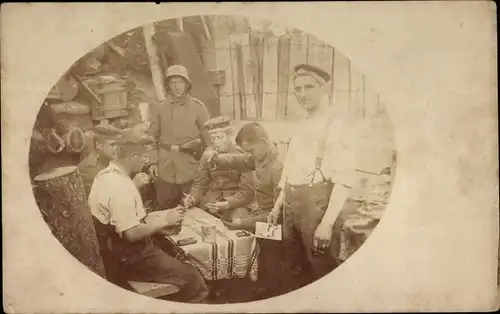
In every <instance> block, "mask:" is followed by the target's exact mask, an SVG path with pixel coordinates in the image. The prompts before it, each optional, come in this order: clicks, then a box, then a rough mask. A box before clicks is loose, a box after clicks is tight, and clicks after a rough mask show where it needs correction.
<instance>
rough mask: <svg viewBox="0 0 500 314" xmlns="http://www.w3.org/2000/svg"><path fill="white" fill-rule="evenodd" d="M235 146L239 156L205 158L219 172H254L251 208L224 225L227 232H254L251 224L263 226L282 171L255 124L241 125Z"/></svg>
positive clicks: (264, 134) (274, 150)
mask: <svg viewBox="0 0 500 314" xmlns="http://www.w3.org/2000/svg"><path fill="white" fill-rule="evenodd" d="M235 140H236V144H237V145H238V146H239V147H241V148H242V150H243V153H237V154H231V153H225V154H220V153H217V152H214V153H213V154H212V155H211V156H209V157H208V159H209V165H210V166H211V167H212V168H213V169H217V170H219V171H227V170H232V169H233V170H236V169H237V170H239V171H242V172H252V171H255V174H256V176H255V178H256V180H255V199H254V201H255V204H256V206H255V207H254V208H253V211H252V212H251V213H250V215H249V217H247V218H234V219H233V220H232V222H231V223H226V222H225V223H226V225H227V226H228V227H229V228H230V229H246V230H248V231H252V232H254V231H255V222H257V221H260V222H266V220H267V215H268V214H269V212H270V210H271V209H272V208H273V205H274V201H275V198H276V197H277V188H278V183H279V181H280V178H281V172H282V171H283V163H282V162H281V161H280V160H281V158H279V154H278V150H277V147H276V146H275V145H274V143H272V141H271V140H270V139H269V135H268V134H267V132H266V131H265V129H264V128H263V127H262V125H260V124H259V123H256V122H252V123H248V124H245V125H244V126H243V127H242V128H241V129H240V131H239V132H238V134H237V135H236V139H235Z"/></svg>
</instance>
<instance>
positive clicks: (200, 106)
mask: <svg viewBox="0 0 500 314" xmlns="http://www.w3.org/2000/svg"><path fill="white" fill-rule="evenodd" d="M396 157H397V154H396V150H395V148H394V143H393V131H392V127H391V122H390V119H389V117H388V115H387V112H386V110H385V106H384V104H383V103H382V102H381V101H380V97H379V95H378V94H377V93H376V91H374V90H373V88H372V87H371V86H370V85H369V84H368V83H367V82H366V80H365V77H364V75H363V73H361V72H360V71H359V70H358V69H357V68H356V65H355V64H352V63H351V61H350V60H349V59H348V58H347V57H346V56H344V55H343V54H342V52H341V51H338V50H337V49H335V47H332V46H330V45H329V44H327V43H325V42H323V41H321V40H319V39H318V38H316V37H314V36H313V35H311V34H308V33H306V32H303V31H300V30H298V29H295V28H290V27H286V26H282V25H277V24H275V23H273V22H271V21H266V20H255V19H250V18H247V17H242V16H203V15H200V16H188V17H179V18H176V19H168V20H163V21H158V22H156V23H153V24H149V25H143V26H140V27H137V28H135V29H131V30H130V31H127V32H125V33H123V34H120V35H118V36H116V37H114V38H111V39H109V40H108V41H106V42H104V43H102V44H101V45H99V46H98V47H96V48H95V49H94V50H92V51H90V52H88V53H87V54H86V55H84V56H82V57H81V59H79V60H78V61H77V62H76V63H75V64H74V65H73V66H71V68H69V69H68V70H67V72H66V73H64V75H63V76H62V77H61V78H60V79H59V81H58V82H56V83H55V84H54V86H53V88H52V89H51V90H50V92H49V94H48V95H47V97H46V98H45V100H44V101H43V103H42V104H41V109H40V111H39V113H38V116H37V119H36V122H35V126H34V129H33V136H32V138H31V146H30V157H29V170H30V176H31V180H32V186H33V193H34V195H35V198H36V201H37V204H38V206H39V208H40V211H41V213H42V216H43V218H44V220H45V221H46V223H47V225H48V226H49V227H50V229H51V231H52V233H53V234H54V236H55V237H56V238H57V239H58V240H59V241H60V242H61V243H62V244H63V246H64V247H65V248H66V249H67V250H68V251H69V252H70V253H71V254H73V255H74V256H75V257H76V258H77V259H78V260H79V261H80V262H81V263H83V264H84V265H85V266H87V267H88V268H89V269H91V270H92V271H94V272H95V273H97V274H99V275H100V276H102V277H103V279H105V280H108V281H110V282H112V283H113V284H116V285H118V286H120V287H122V288H124V289H128V290H130V291H133V292H136V293H139V294H143V295H147V296H151V297H154V298H160V299H165V300H173V301H177V302H193V303H199V302H203V303H241V302H250V301H256V300H262V299H267V298H271V297H274V296H278V295H281V294H285V293H288V292H291V291H294V290H296V289H299V288H300V287H302V286H305V285H308V284H310V283H313V282H314V281H316V280H318V279H320V278H322V277H323V276H325V275H326V274H328V273H330V272H332V271H334V270H335V269H336V268H337V267H338V266H339V265H340V264H341V263H343V262H344V261H346V260H347V259H348V258H349V257H350V256H351V255H352V254H354V253H355V252H356V251H357V250H358V249H359V248H360V247H361V246H362V245H363V243H364V241H365V240H366V238H367V237H368V236H369V235H370V233H371V232H372V231H373V229H374V228H375V227H376V226H377V224H378V222H379V220H380V219H382V217H383V213H384V209H385V207H386V205H387V203H388V201H389V196H390V192H391V184H392V180H393V178H394V175H395V171H396V165H397V163H396V161H397V158H396ZM256 223H257V224H261V223H268V224H269V225H268V226H266V227H267V230H265V231H264V232H259V233H258V234H256V232H255V230H256ZM277 227H279V231H280V232H281V233H282V234H280V235H274V230H275V229H277ZM271 228H272V230H271ZM270 231H272V232H270ZM266 237H270V238H271V239H266ZM273 238H278V239H279V241H276V239H273Z"/></svg>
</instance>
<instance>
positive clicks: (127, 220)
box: [88, 132, 208, 303]
mask: <svg viewBox="0 0 500 314" xmlns="http://www.w3.org/2000/svg"><path fill="white" fill-rule="evenodd" d="M137 133H138V132H128V133H126V134H122V135H121V136H120V138H119V139H118V140H117V141H116V146H117V149H116V157H115V159H114V160H113V161H111V162H110V163H109V165H108V166H107V167H106V168H105V169H103V170H102V171H100V172H99V173H98V174H97V176H96V178H95V180H94V183H93V184H92V188H91V190H90V195H89V200H88V203H89V207H90V210H91V213H92V215H93V217H94V220H95V225H96V231H97V232H98V234H99V235H100V237H101V238H102V237H103V236H105V237H106V238H107V239H108V241H107V242H108V244H111V248H110V251H112V254H113V255H114V256H115V258H116V259H117V260H118V261H119V267H120V269H121V270H122V272H121V273H122V274H124V276H125V277H126V280H134V281H142V282H155V283H168V284H173V285H176V286H178V287H179V288H180V291H179V292H178V293H176V294H174V295H172V296H171V298H169V299H170V300H174V301H180V302H192V303H199V302H203V301H204V300H205V299H206V298H207V296H208V288H207V286H206V283H205V281H204V279H203V277H202V275H201V273H200V272H199V271H198V270H197V269H196V268H194V267H193V266H191V265H189V264H186V263H183V262H181V261H179V260H177V259H175V258H174V257H172V256H170V255H168V254H167V253H165V252H164V251H163V250H162V249H161V248H159V247H158V246H156V245H155V244H154V242H153V238H152V236H155V235H171V234H172V233H175V231H172V229H175V228H176V226H178V225H179V224H180V223H181V222H182V219H183V216H184V211H183V209H182V208H180V207H178V208H174V209H169V210H163V211H157V212H153V213H149V214H148V213H146V210H145V208H144V205H143V202H142V199H141V196H140V195H139V191H138V189H137V187H136V186H135V184H134V183H133V181H132V179H131V178H130V174H131V173H132V172H136V171H139V170H140V169H141V168H142V167H143V166H144V163H145V159H146V148H145V145H146V144H147V143H148V139H147V137H144V136H143V134H137Z"/></svg>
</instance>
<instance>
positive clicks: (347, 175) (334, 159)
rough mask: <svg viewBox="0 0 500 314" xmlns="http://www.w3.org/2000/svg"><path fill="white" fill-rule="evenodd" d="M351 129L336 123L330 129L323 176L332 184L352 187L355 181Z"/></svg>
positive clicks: (354, 155) (354, 158)
mask: <svg viewBox="0 0 500 314" xmlns="http://www.w3.org/2000/svg"><path fill="white" fill-rule="evenodd" d="M352 132H353V131H352V128H350V127H349V125H347V124H345V123H336V124H335V125H333V126H332V127H331V129H330V136H329V141H328V142H329V143H328V146H329V147H328V154H327V156H326V158H324V159H323V162H326V163H327V165H326V166H327V167H326V169H325V170H326V171H325V176H326V177H328V178H330V179H331V180H332V182H333V183H336V184H342V185H344V186H346V187H352V186H353V184H354V180H355V168H356V154H355V150H354V143H353V139H354V136H353V134H352Z"/></svg>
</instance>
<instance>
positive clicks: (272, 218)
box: [267, 207, 280, 225]
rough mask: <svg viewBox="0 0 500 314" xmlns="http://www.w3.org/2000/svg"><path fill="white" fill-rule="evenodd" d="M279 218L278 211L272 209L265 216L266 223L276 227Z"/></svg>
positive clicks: (277, 209)
mask: <svg viewBox="0 0 500 314" xmlns="http://www.w3.org/2000/svg"><path fill="white" fill-rule="evenodd" d="M279 217H280V209H279V208H275V207H273V209H272V210H271V212H270V213H269V215H267V223H270V224H272V225H277V224H278V219H279Z"/></svg>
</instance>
